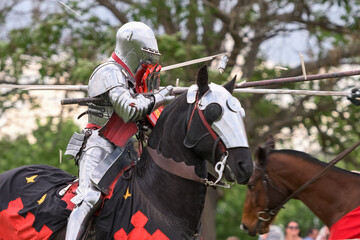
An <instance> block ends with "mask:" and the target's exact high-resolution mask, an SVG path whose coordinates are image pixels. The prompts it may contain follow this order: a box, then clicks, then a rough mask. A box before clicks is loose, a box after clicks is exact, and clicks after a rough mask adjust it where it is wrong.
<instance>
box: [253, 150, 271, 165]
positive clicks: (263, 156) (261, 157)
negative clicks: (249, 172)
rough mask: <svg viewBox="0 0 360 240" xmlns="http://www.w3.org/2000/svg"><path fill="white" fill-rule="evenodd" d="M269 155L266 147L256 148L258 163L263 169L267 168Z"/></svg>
mask: <svg viewBox="0 0 360 240" xmlns="http://www.w3.org/2000/svg"><path fill="white" fill-rule="evenodd" d="M268 153H269V150H268V148H267V147H266V146H264V145H262V146H259V147H257V148H256V153H255V156H256V161H257V162H258V164H259V165H260V166H261V167H265V166H266V162H267V159H268Z"/></svg>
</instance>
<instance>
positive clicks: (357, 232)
mask: <svg viewBox="0 0 360 240" xmlns="http://www.w3.org/2000/svg"><path fill="white" fill-rule="evenodd" d="M355 238H356V239H358V238H360V206H359V207H357V208H355V209H354V210H352V211H351V212H349V213H347V214H346V215H345V216H343V217H342V218H340V220H339V221H337V222H336V223H335V224H333V225H332V226H331V228H330V237H329V240H338V239H355Z"/></svg>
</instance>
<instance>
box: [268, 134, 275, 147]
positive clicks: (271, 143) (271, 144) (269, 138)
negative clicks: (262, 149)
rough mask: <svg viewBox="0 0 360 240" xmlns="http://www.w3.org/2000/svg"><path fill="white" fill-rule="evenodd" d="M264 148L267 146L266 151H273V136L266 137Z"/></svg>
mask: <svg viewBox="0 0 360 240" xmlns="http://www.w3.org/2000/svg"><path fill="white" fill-rule="evenodd" d="M266 146H267V148H268V150H272V149H275V138H274V136H273V135H270V136H269V137H268V140H267V141H266Z"/></svg>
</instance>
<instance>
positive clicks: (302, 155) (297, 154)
mask: <svg viewBox="0 0 360 240" xmlns="http://www.w3.org/2000/svg"><path fill="white" fill-rule="evenodd" d="M271 153H282V154H288V155H292V156H295V157H299V158H302V159H305V160H308V161H310V162H312V163H314V164H317V165H321V166H323V167H326V166H327V165H328V163H326V162H324V161H321V160H319V159H317V158H315V157H314V156H312V155H310V154H308V153H305V152H301V151H297V150H291V149H279V150H271V151H270V152H269V154H271ZM333 169H336V170H338V171H341V172H346V173H350V174H357V173H353V172H350V171H348V170H345V169H342V168H339V167H336V166H333Z"/></svg>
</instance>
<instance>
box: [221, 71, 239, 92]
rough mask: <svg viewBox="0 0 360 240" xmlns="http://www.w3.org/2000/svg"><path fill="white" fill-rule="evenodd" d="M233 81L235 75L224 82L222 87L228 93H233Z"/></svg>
mask: <svg viewBox="0 0 360 240" xmlns="http://www.w3.org/2000/svg"><path fill="white" fill-rule="evenodd" d="M235 82H236V75H235V77H234V78H233V79H232V80H231V81H230V82H228V83H226V84H225V85H224V86H223V87H224V88H225V89H226V90H228V91H229V93H231V94H232V93H233V91H234V89H235Z"/></svg>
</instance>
